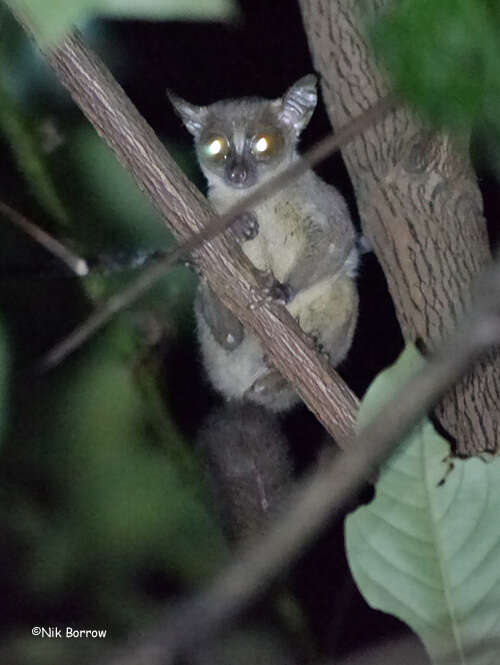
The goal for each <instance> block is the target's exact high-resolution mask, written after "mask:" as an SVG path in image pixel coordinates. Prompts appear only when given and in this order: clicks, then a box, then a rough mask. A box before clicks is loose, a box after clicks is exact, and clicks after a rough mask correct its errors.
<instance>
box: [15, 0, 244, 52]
mask: <svg viewBox="0 0 500 665" xmlns="http://www.w3.org/2000/svg"><path fill="white" fill-rule="evenodd" d="M7 2H8V4H9V5H10V7H11V8H12V10H13V11H14V12H19V13H20V14H22V15H24V16H25V17H26V18H27V20H28V22H29V23H30V25H31V27H32V29H33V31H34V32H35V35H36V37H37V39H40V40H41V41H42V42H43V43H45V44H54V43H57V42H58V41H61V40H62V39H63V37H64V35H65V34H66V33H68V32H69V31H70V30H71V28H72V27H73V25H79V24H81V23H82V22H84V21H86V20H88V19H91V18H95V17H97V16H114V17H116V18H143V19H156V20H159V21H168V20H186V21H208V20H211V21H230V20H234V19H235V18H236V17H237V15H238V11H237V6H236V3H235V2H234V0H141V1H140V2H137V0H43V2H42V1H41V0H7Z"/></svg>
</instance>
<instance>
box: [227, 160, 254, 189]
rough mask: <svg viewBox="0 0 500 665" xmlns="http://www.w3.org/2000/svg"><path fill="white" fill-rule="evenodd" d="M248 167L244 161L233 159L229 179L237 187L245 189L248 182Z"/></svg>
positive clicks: (229, 169)
mask: <svg viewBox="0 0 500 665" xmlns="http://www.w3.org/2000/svg"><path fill="white" fill-rule="evenodd" d="M248 173H249V171H248V167H247V165H246V163H245V161H244V160H243V159H233V161H232V162H231V163H230V164H229V168H228V173H227V177H228V179H229V181H230V182H231V184H233V185H236V187H244V186H245V184H246V183H247V180H248Z"/></svg>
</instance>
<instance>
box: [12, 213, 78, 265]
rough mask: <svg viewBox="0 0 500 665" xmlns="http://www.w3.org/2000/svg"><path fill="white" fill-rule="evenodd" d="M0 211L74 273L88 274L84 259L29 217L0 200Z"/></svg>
mask: <svg viewBox="0 0 500 665" xmlns="http://www.w3.org/2000/svg"><path fill="white" fill-rule="evenodd" d="M0 213H1V214H2V215H4V216H5V217H7V219H9V220H10V221H11V222H12V224H15V226H17V227H18V228H20V229H22V230H23V231H24V233H26V234H27V235H29V236H30V237H31V238H33V240H35V241H36V242H37V243H39V244H40V245H42V247H44V248H45V249H46V250H47V251H48V252H50V253H51V254H53V255H54V256H56V257H57V258H58V259H59V260H60V261H62V262H63V263H65V264H66V265H67V266H68V268H70V269H71V270H72V271H73V272H74V273H75V275H78V277H83V276H85V275H87V274H88V272H89V268H88V265H87V262H86V261H85V259H82V258H81V257H80V256H77V255H76V254H73V252H71V251H70V250H69V249H67V247H65V246H64V245H63V244H62V243H61V242H59V240H57V239H56V238H54V237H53V236H51V235H50V234H48V233H47V231H44V230H43V229H42V228H40V227H39V226H37V225H36V224H34V223H33V222H30V220H29V219H27V218H26V217H24V215H21V213H19V212H17V210H14V209H13V208H11V207H10V206H8V205H7V204H6V203H3V202H2V201H0Z"/></svg>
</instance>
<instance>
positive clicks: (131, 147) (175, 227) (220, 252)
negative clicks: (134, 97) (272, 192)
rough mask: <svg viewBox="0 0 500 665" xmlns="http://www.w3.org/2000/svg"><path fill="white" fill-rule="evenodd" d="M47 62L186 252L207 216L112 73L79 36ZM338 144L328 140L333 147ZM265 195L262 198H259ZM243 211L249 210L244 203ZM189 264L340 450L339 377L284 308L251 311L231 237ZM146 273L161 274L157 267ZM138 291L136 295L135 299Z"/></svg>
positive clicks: (245, 273) (252, 298) (349, 397)
mask: <svg viewBox="0 0 500 665" xmlns="http://www.w3.org/2000/svg"><path fill="white" fill-rule="evenodd" d="M28 30H29V28H28ZM35 37H36V36H35ZM46 56H47V59H48V61H49V63H50V64H51V66H52V68H53V69H54V71H55V72H56V74H57V76H58V77H59V79H60V80H61V82H62V83H63V84H64V85H65V86H66V87H67V88H68V90H69V91H70V93H71V94H72V96H73V98H74V100H75V101H76V103H77V104H78V105H79V106H80V108H81V109H82V111H83V112H84V113H85V115H86V116H87V117H88V118H89V120H90V121H91V122H92V124H93V125H94V127H95V128H96V130H97V132H98V133H99V134H100V135H101V136H102V137H103V138H104V140H105V141H106V143H107V144H108V145H109V146H110V147H111V148H112V149H113V151H114V152H115V154H116V156H117V158H118V160H119V161H120V162H121V163H122V164H123V165H124V166H125V167H126V168H127V169H128V170H129V171H130V172H131V174H132V175H133V176H134V178H135V179H136V181H137V183H138V185H139V187H140V188H141V189H142V190H145V192H146V193H147V194H148V195H149V197H150V198H151V200H152V202H153V204H154V205H155V206H156V208H157V209H158V210H159V212H160V214H161V215H162V217H163V218H164V219H165V220H166V222H167V223H168V224H169V226H170V228H171V229H172V231H173V232H174V234H175V235H176V237H177V238H178V239H179V240H180V241H188V242H189V243H190V244H189V249H192V248H193V247H194V246H195V242H194V241H193V234H194V233H196V232H199V231H201V230H202V229H206V227H207V225H208V223H209V220H210V219H211V217H213V212H212V211H211V209H210V207H209V205H208V203H207V201H206V200H205V199H204V197H203V196H202V195H201V194H200V192H199V191H198V190H197V189H196V187H194V185H193V184H192V183H190V182H189V181H188V179H187V178H186V177H185V175H184V174H183V173H182V172H181V171H180V169H179V168H178V166H177V165H176V163H175V162H174V160H173V159H172V158H171V156H170V155H169V153H168V151H167V150H166V148H165V147H164V146H163V145H162V144H161V142H160V141H159V140H158V138H157V137H156V135H155V134H154V132H153V130H152V129H151V127H150V126H149V125H148V124H147V123H146V121H145V120H144V119H143V118H142V117H141V115H140V114H139V112H138V111H137V109H136V108H135V107H134V105H133V104H132V102H131V101H130V100H129V99H128V97H127V96H126V95H125V93H124V91H123V89H122V88H121V87H120V86H119V85H118V83H117V82H116V81H115V80H114V78H113V77H112V75H111V73H110V72H109V71H108V70H107V69H106V67H105V66H104V64H103V63H102V62H101V61H100V60H99V58H98V57H97V56H96V55H95V54H94V53H92V51H90V50H89V49H88V48H87V47H86V45H85V44H84V42H83V40H82V39H81V37H80V36H78V35H73V36H71V37H68V38H67V39H66V40H65V41H64V42H63V44H62V45H61V46H60V47H58V48H56V49H54V50H52V51H47V52H46ZM391 104H392V102H391V101H390V100H384V101H383V102H381V103H380V105H379V106H378V107H376V112H375V113H372V115H370V111H367V112H365V113H366V114H368V117H369V122H370V123H372V122H374V121H375V120H376V119H377V118H379V117H381V115H382V114H383V113H385V111H386V107H388V106H391ZM366 121H367V120H366V118H365V119H364V122H366ZM362 126H363V125H362V123H361V124H359V123H355V124H354V125H353V128H348V129H347V130H346V135H345V136H344V138H345V139H346V140H347V138H349V137H352V136H353V132H354V133H355V132H356V131H360V129H361V128H362ZM346 137H347V138H346ZM337 140H338V139H333V140H332V143H333V142H334V141H335V142H336V141H337ZM321 151H323V152H322V153H321ZM329 151H331V145H330V146H329V147H328V146H326V148H325V146H324V145H323V147H322V148H321V149H320V150H319V152H320V153H321V154H319V153H317V154H316V157H315V159H319V158H322V157H324V156H325V155H326V154H328V152H329ZM301 168H305V167H304V165H303V164H302V166H300V165H299V166H297V169H298V171H297V173H295V176H296V175H298V172H299V169H301ZM275 186H276V185H275ZM268 193H269V191H267V192H264V193H262V192H261V194H260V195H261V196H265V195H267V194H268ZM245 205H246V206H248V205H250V203H249V201H247V202H245ZM235 212H236V211H232V214H233V215H234V214H235ZM229 221H230V220H229V218H227V217H226V218H225V219H223V220H221V227H220V228H217V231H220V230H221V229H222V228H223V227H224V226H225V225H226V224H227V223H229ZM191 243H193V244H191ZM195 258H196V262H197V264H198V266H199V267H200V269H201V271H202V272H203V275H204V277H205V278H206V279H207V280H208V282H209V283H210V286H211V287H212V288H213V290H214V291H215V292H216V293H217V295H218V296H219V297H220V299H221V300H222V301H223V302H224V304H225V305H226V306H227V307H229V308H230V309H231V310H232V311H233V312H234V313H235V314H236V316H237V317H238V318H239V319H240V320H241V321H242V322H243V323H244V325H245V326H247V327H248V328H249V329H250V330H252V332H254V333H255V334H256V335H257V336H258V337H259V338H260V340H261V342H262V345H263V347H264V348H265V349H266V352H267V353H268V354H269V356H270V357H271V358H272V360H273V363H274V365H275V367H276V368H277V369H278V371H279V372H281V374H283V376H285V377H286V378H287V379H288V380H289V381H290V382H291V383H292V384H293V385H294V386H295V388H296V389H297V392H298V393H299V395H300V396H301V398H302V399H303V400H304V402H306V404H307V405H308V406H309V408H310V409H311V410H312V411H313V412H314V413H315V414H316V416H317V417H318V418H319V420H320V421H321V422H322V423H323V424H324V425H325V427H326V428H327V429H328V431H329V432H330V433H331V434H332V436H333V437H334V438H335V439H336V441H337V442H338V443H339V445H342V441H344V440H345V439H346V438H347V437H348V436H349V435H350V434H351V433H352V428H353V422H354V415H355V413H356V410H357V399H356V397H355V396H354V394H353V393H352V392H351V391H350V389H349V388H348V387H347V385H346V384H345V383H344V382H343V381H342V379H341V378H340V377H339V376H338V374H336V373H335V372H334V371H333V370H332V369H331V368H330V367H329V366H328V365H327V363H325V361H324V360H322V359H320V358H319V357H318V356H317V354H316V352H315V350H314V349H313V348H312V345H311V343H310V341H309V340H308V339H307V338H306V336H305V335H304V334H303V333H302V331H301V330H300V328H299V327H298V325H297V323H296V322H295V321H294V320H293V318H292V317H291V316H290V314H289V313H288V311H287V310H286V309H285V308H284V307H281V306H278V305H275V304H264V305H263V306H261V307H257V308H255V307H254V305H255V302H256V299H257V295H256V289H258V287H259V275H258V274H257V273H256V271H255V269H254V268H253V266H252V265H251V264H250V262H249V261H248V260H247V259H246V257H245V256H244V255H243V253H242V252H241V251H240V250H239V248H238V246H237V245H236V243H235V242H234V240H233V239H232V237H229V236H228V235H227V234H226V235H224V236H222V235H220V236H218V237H217V238H214V239H212V240H211V241H210V242H207V243H205V244H204V245H203V246H202V247H200V248H199V249H198V250H197V251H196V254H195ZM151 270H153V271H158V273H159V272H160V271H159V266H158V265H155V266H153V268H152V269H151ZM152 277H153V275H152V274H151V273H150V274H149V276H148V277H144V278H143V280H144V282H143V283H144V284H145V283H146V282H148V280H149V279H152ZM132 288H134V287H132ZM141 289H142V287H141ZM141 289H139V288H137V292H139V291H141ZM134 297H136V295H135V294H134ZM124 302H130V300H129V299H128V297H127V298H124V299H123V300H122V302H118V303H117V302H116V301H115V302H113V303H111V304H110V305H109V307H108V312H107V313H106V314H103V313H99V312H98V313H97V314H96V316H97V317H101V318H100V320H99V321H96V320H95V319H94V323H93V328H92V329H93V330H94V329H97V328H98V327H99V326H100V325H102V324H103V323H104V322H105V321H106V320H107V318H109V317H108V315H109V314H112V313H113V312H114V311H116V307H117V306H119V307H121V306H123V304H124ZM83 337H84V335H83V336H82V339H83ZM79 341H81V340H79Z"/></svg>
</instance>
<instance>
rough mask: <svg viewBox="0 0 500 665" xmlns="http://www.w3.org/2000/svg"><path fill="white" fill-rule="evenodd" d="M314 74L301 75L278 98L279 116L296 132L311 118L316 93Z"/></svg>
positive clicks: (315, 101) (298, 132)
mask: <svg viewBox="0 0 500 665" xmlns="http://www.w3.org/2000/svg"><path fill="white" fill-rule="evenodd" d="M316 82H317V79H316V76H315V75H314V74H308V75H307V76H303V77H302V78H301V79H299V80H298V81H297V82H296V83H294V84H293V85H292V87H291V88H289V89H288V90H287V91H286V93H285V94H284V95H283V97H282V98H281V99H279V100H276V101H277V103H278V102H279V109H280V110H279V118H280V120H281V121H282V122H284V123H285V124H287V125H289V126H291V127H293V128H294V129H295V132H296V133H297V134H300V132H301V131H302V130H303V129H304V127H306V125H307V123H308V122H309V120H310V119H311V116H312V114H313V111H314V109H315V108H316V103H317V101H318V93H317V92H316Z"/></svg>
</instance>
